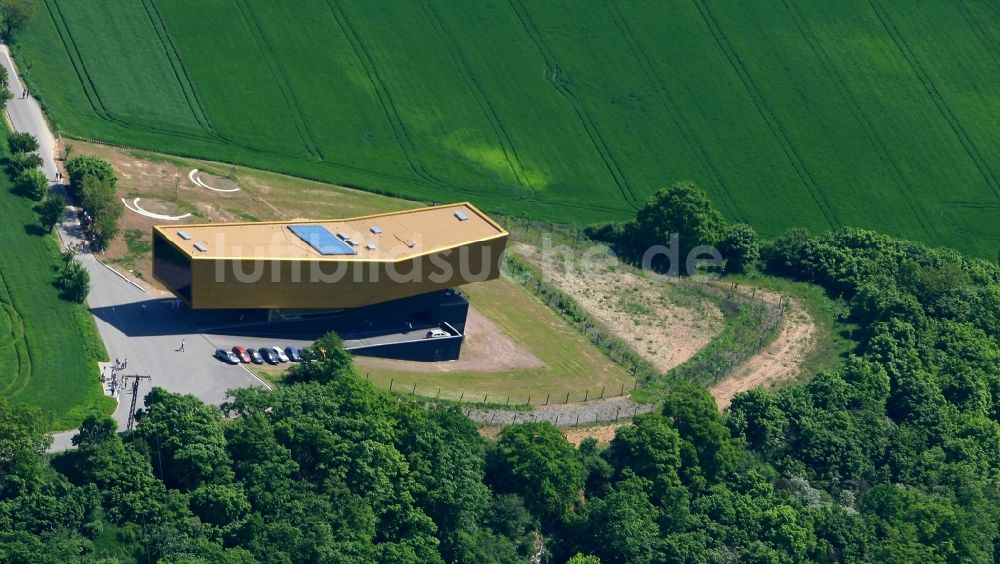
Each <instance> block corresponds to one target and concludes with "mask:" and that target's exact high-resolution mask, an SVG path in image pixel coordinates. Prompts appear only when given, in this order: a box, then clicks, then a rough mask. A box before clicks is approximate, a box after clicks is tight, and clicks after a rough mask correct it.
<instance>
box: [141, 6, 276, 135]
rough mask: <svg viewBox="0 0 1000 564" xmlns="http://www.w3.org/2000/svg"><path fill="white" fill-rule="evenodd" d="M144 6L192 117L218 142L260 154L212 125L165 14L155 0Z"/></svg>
mask: <svg viewBox="0 0 1000 564" xmlns="http://www.w3.org/2000/svg"><path fill="white" fill-rule="evenodd" d="M142 4H143V7H144V8H145V10H146V15H147V16H148V17H149V22H150V24H151V25H152V26H153V29H154V30H155V31H156V35H157V39H158V40H159V41H160V44H161V45H162V46H163V52H164V54H165V55H166V57H167V61H168V62H169V63H170V68H171V70H173V72H174V76H175V77H176V79H177V84H178V85H179V86H180V88H181V91H182V92H183V93H184V99H185V100H186V101H187V103H188V107H189V108H190V109H191V115H193V116H194V119H195V121H197V122H198V123H199V124H200V125H201V126H202V127H203V128H204V129H205V130H206V131H207V132H208V134H209V135H210V136H211V137H213V138H215V139H216V140H218V141H221V142H223V143H226V144H228V145H234V146H237V147H242V148H243V149H247V150H250V151H255V152H259V150H258V149H256V148H254V147H251V146H249V145H244V144H242V143H237V142H236V141H234V140H232V139H230V138H229V137H227V136H226V135H225V134H223V133H222V132H221V131H219V130H218V129H216V127H215V126H214V125H213V124H212V120H211V118H209V117H208V111H207V110H206V109H205V105H204V103H203V102H202V100H201V97H200V96H199V95H198V90H197V89H196V88H195V86H194V80H192V78H191V73H190V72H189V71H188V68H187V65H185V64H184V59H183V57H181V53H180V49H178V48H177V44H176V42H175V41H174V38H173V36H172V35H171V34H170V29H169V28H168V27H167V22H166V20H165V19H164V17H163V14H162V13H161V12H160V9H159V7H158V6H157V5H156V3H155V2H154V1H153V0H142Z"/></svg>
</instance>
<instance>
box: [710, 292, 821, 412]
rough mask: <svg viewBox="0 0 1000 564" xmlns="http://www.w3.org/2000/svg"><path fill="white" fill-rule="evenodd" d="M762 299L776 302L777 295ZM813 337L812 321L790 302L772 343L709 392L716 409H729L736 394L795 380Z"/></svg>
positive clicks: (797, 304) (814, 331)
mask: <svg viewBox="0 0 1000 564" xmlns="http://www.w3.org/2000/svg"><path fill="white" fill-rule="evenodd" d="M765 299H766V300H770V299H773V300H775V301H777V299H778V295H777V294H772V293H770V292H768V293H767V294H765ZM815 334H816V323H815V321H814V320H813V318H812V317H811V316H810V315H809V313H808V312H807V311H806V310H805V308H804V307H803V306H802V304H801V303H799V302H797V301H795V300H792V299H789V300H788V313H786V314H785V320H784V322H783V325H782V328H781V331H780V332H779V333H778V336H777V337H775V339H774V341H773V342H772V343H771V344H770V345H769V346H767V347H765V348H764V349H763V350H762V351H760V352H759V353H757V354H756V355H754V356H752V357H751V358H750V359H749V360H747V361H746V362H745V363H744V364H743V366H740V367H739V368H737V369H736V370H734V371H733V373H732V374H730V375H729V376H728V377H727V378H725V379H724V380H722V381H721V382H719V383H717V384H715V385H714V386H712V388H711V389H710V391H711V392H712V396H713V397H714V398H715V402H716V403H717V404H718V406H719V409H720V410H722V409H726V408H728V407H729V404H730V402H731V401H732V399H733V396H734V395H736V394H737V393H739V392H744V391H746V390H749V389H752V388H755V387H757V386H766V387H769V388H773V387H775V386H777V385H778V384H780V383H783V382H788V381H791V380H794V379H796V378H797V377H798V376H799V374H800V373H801V371H802V365H803V363H804V362H805V359H806V357H807V356H808V354H809V351H810V350H811V349H812V346H813V338H814V336H815Z"/></svg>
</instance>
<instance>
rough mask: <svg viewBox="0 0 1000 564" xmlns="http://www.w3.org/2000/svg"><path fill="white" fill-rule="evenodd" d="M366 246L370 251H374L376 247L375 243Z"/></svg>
mask: <svg viewBox="0 0 1000 564" xmlns="http://www.w3.org/2000/svg"><path fill="white" fill-rule="evenodd" d="M365 248H366V249H368V250H369V251H374V250H375V248H376V247H375V243H368V244H367V245H365Z"/></svg>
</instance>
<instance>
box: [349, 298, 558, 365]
mask: <svg viewBox="0 0 1000 564" xmlns="http://www.w3.org/2000/svg"><path fill="white" fill-rule="evenodd" d="M465 327H466V331H465V332H466V337H465V342H464V343H463V344H462V356H461V358H459V359H458V360H452V361H448V362H411V361H406V360H393V359H388V358H373V357H361V356H359V357H357V358H355V364H357V365H358V367H359V368H360V369H362V370H364V369H366V368H368V369H372V368H385V369H390V370H405V371H407V372H503V371H508V370H524V369H541V368H545V363H543V362H542V361H541V360H539V359H538V357H536V356H535V355H533V354H531V353H530V352H529V351H527V350H526V349H525V348H524V347H522V346H521V345H520V344H518V343H517V342H515V341H514V340H513V339H511V338H510V337H508V336H507V335H506V334H504V332H503V330H501V329H500V328H499V327H497V326H496V324H495V323H493V322H492V321H490V320H489V319H487V318H486V317H484V316H483V314H481V313H480V312H479V311H478V310H477V309H476V308H474V307H470V308H469V318H468V320H467V321H466V325H465Z"/></svg>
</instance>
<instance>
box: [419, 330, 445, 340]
mask: <svg viewBox="0 0 1000 564" xmlns="http://www.w3.org/2000/svg"><path fill="white" fill-rule="evenodd" d="M438 337H451V335H450V334H449V333H448V332H447V331H444V330H442V329H431V330H430V331H428V332H427V337H425V338H427V339H437V338H438Z"/></svg>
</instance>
